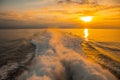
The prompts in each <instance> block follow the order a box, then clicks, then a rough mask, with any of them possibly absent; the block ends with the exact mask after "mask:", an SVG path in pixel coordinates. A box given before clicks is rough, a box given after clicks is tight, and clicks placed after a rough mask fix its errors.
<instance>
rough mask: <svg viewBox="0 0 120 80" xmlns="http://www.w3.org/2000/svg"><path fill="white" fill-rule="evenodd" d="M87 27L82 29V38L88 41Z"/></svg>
mask: <svg viewBox="0 0 120 80" xmlns="http://www.w3.org/2000/svg"><path fill="white" fill-rule="evenodd" d="M88 35H89V34H88V29H84V38H85V40H86V41H88Z"/></svg>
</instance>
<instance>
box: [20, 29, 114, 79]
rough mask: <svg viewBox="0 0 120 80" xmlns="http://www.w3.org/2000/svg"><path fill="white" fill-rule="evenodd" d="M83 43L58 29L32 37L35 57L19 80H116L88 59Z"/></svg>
mask: <svg viewBox="0 0 120 80" xmlns="http://www.w3.org/2000/svg"><path fill="white" fill-rule="evenodd" d="M82 41H83V40H82V39H81V38H79V37H77V36H72V35H70V34H68V33H64V32H59V31H57V30H49V31H43V32H41V33H39V34H37V35H36V36H33V39H32V40H31V43H32V44H34V45H35V46H36V50H35V51H36V55H35V58H34V59H33V60H32V63H31V65H28V70H26V71H24V73H22V74H21V75H20V76H19V77H18V80H116V78H115V77H114V76H113V75H112V74H111V73H110V72H109V71H107V70H106V69H103V68H102V67H100V66H99V65H98V64H95V63H94V62H90V61H89V60H88V59H87V57H86V55H85V54H84V51H83V50H82V48H81V43H82Z"/></svg>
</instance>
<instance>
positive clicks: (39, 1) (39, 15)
mask: <svg viewBox="0 0 120 80" xmlns="http://www.w3.org/2000/svg"><path fill="white" fill-rule="evenodd" d="M0 7H1V8H0V25H1V26H2V27H3V28H4V27H5V28H7V27H10V28H12V27H18V28H21V27H33V28H34V27H79V28H85V27H88V28H120V1H119V0H69V1H68V0H29V1H27V0H21V1H18V2H17V0H16V1H15V0H11V2H10V1H9V0H1V2H0ZM82 16H94V17H93V20H92V21H91V22H90V23H85V22H82V21H81V20H80V17H82Z"/></svg>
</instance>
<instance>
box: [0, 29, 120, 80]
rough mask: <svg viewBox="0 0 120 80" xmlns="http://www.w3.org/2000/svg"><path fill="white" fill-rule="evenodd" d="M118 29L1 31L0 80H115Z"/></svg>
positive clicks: (119, 44)
mask: <svg viewBox="0 0 120 80" xmlns="http://www.w3.org/2000/svg"><path fill="white" fill-rule="evenodd" d="M119 36H120V29H1V30H0V62H1V63H0V80H8V79H9V80H13V79H15V80H117V79H118V80H119V79H120V76H119V75H120V37H119Z"/></svg>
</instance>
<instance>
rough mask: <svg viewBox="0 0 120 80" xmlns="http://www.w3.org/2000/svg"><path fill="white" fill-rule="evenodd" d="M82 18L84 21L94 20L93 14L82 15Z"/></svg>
mask: <svg viewBox="0 0 120 80" xmlns="http://www.w3.org/2000/svg"><path fill="white" fill-rule="evenodd" d="M80 19H81V20H82V21H84V22H90V21H92V19H93V16H83V17H80Z"/></svg>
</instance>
